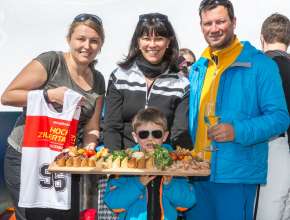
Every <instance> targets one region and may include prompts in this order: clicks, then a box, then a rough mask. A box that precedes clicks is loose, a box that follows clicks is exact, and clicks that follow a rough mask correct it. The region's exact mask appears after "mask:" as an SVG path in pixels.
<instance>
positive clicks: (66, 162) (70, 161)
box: [65, 157, 73, 167]
mask: <svg viewBox="0 0 290 220" xmlns="http://www.w3.org/2000/svg"><path fill="white" fill-rule="evenodd" d="M65 165H66V166H67V167H72V166H73V158H72V157H69V158H68V159H67V160H66V161H65Z"/></svg>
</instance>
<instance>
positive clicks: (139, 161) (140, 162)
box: [137, 157, 146, 169]
mask: <svg viewBox="0 0 290 220" xmlns="http://www.w3.org/2000/svg"><path fill="white" fill-rule="evenodd" d="M137 168H138V169H144V168H146V162H145V157H141V158H139V159H137Z"/></svg>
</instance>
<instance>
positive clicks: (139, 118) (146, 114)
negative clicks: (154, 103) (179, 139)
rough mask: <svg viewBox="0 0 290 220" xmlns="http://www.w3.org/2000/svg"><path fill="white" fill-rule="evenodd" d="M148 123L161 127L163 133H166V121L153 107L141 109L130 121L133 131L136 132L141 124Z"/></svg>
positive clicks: (161, 113)
mask: <svg viewBox="0 0 290 220" xmlns="http://www.w3.org/2000/svg"><path fill="white" fill-rule="evenodd" d="M150 122H151V123H154V124H157V125H159V126H161V127H162V128H163V130H164V131H167V120H166V117H165V115H164V114H163V112H161V111H160V110H159V109H157V108H154V107H149V108H146V109H142V110H140V111H139V112H138V113H137V114H136V115H135V117H134V118H133V121H132V127H133V131H136V130H137V128H138V127H139V126H141V125H142V124H146V123H150Z"/></svg>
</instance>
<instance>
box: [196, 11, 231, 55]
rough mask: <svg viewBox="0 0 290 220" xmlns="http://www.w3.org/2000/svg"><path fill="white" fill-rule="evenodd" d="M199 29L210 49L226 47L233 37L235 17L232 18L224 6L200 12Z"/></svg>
mask: <svg viewBox="0 0 290 220" xmlns="http://www.w3.org/2000/svg"><path fill="white" fill-rule="evenodd" d="M200 25H201V30H202V33H203V35H204V38H205V40H206V41H207V43H208V45H209V46H210V47H211V49H212V50H213V51H214V50H220V49H223V48H225V47H227V46H228V45H229V44H230V43H231V41H232V40H233V38H234V29H235V27H236V18H233V19H232V20H231V19H230V17H229V14H228V11H227V9H226V8H225V7H224V6H217V7H216V8H213V9H210V10H205V11H202V12H201V22H200Z"/></svg>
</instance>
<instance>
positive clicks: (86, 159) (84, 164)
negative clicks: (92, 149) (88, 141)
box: [81, 158, 89, 167]
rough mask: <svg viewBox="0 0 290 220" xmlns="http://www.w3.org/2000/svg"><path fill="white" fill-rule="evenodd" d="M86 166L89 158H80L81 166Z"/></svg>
mask: <svg viewBox="0 0 290 220" xmlns="http://www.w3.org/2000/svg"><path fill="white" fill-rule="evenodd" d="M87 166H89V159H88V158H82V162H81V167H87Z"/></svg>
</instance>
